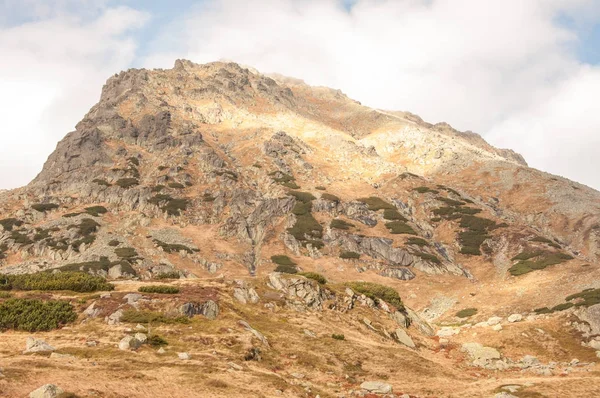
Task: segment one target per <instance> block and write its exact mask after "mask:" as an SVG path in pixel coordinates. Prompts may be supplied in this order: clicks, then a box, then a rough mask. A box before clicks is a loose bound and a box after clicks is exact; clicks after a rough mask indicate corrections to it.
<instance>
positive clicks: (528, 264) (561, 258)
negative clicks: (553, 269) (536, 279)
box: [508, 251, 573, 276]
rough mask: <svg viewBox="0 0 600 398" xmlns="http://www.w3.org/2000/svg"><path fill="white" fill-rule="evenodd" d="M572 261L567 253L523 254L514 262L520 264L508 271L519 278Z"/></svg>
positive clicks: (543, 252) (515, 258)
mask: <svg viewBox="0 0 600 398" xmlns="http://www.w3.org/2000/svg"><path fill="white" fill-rule="evenodd" d="M572 259H573V257H572V256H570V255H568V254H565V253H551V252H545V251H539V252H527V253H525V252H523V253H521V254H519V255H518V256H516V257H513V260H519V262H518V263H516V264H515V265H513V266H512V267H510V268H509V270H508V271H509V272H510V273H511V275H513V276H519V275H524V274H527V273H529V272H533V271H536V270H541V269H544V268H546V267H549V266H551V265H557V264H561V263H564V262H565V261H569V260H572Z"/></svg>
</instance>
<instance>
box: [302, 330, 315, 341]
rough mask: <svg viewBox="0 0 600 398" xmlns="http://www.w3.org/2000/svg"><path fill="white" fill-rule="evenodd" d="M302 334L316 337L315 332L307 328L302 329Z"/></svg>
mask: <svg viewBox="0 0 600 398" xmlns="http://www.w3.org/2000/svg"><path fill="white" fill-rule="evenodd" d="M304 335H305V336H308V337H310V338H313V339H314V338H315V337H317V335H316V334H315V332H313V331H310V330H308V329H304Z"/></svg>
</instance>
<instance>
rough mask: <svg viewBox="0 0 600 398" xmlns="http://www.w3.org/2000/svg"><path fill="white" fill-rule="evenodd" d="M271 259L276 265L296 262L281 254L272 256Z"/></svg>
mask: <svg viewBox="0 0 600 398" xmlns="http://www.w3.org/2000/svg"><path fill="white" fill-rule="evenodd" d="M271 261H273V262H274V263H275V264H277V265H296V263H295V262H294V261H293V260H292V259H291V258H289V257H288V256H285V255H282V254H281V255H277V256H272V257H271Z"/></svg>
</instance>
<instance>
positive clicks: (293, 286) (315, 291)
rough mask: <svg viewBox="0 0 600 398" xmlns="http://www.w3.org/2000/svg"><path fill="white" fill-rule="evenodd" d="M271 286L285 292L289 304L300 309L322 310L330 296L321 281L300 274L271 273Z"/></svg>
mask: <svg viewBox="0 0 600 398" xmlns="http://www.w3.org/2000/svg"><path fill="white" fill-rule="evenodd" d="M269 286H270V287H271V288H273V289H275V290H278V291H280V292H282V293H283V294H285V296H286V299H287V300H286V301H287V304H288V305H290V306H292V307H293V308H294V309H296V310H298V311H302V310H306V309H307V308H308V309H313V310H320V309H322V308H323V304H324V302H325V301H326V300H328V299H329V298H330V295H329V294H328V291H327V290H326V289H323V288H321V286H320V285H319V283H317V282H315V281H313V280H310V279H307V278H304V277H299V276H293V275H286V274H282V273H279V272H272V273H270V274H269Z"/></svg>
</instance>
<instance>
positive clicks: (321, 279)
mask: <svg viewBox="0 0 600 398" xmlns="http://www.w3.org/2000/svg"><path fill="white" fill-rule="evenodd" d="M298 275H302V276H303V277H305V278H308V279H312V280H314V281H317V282H319V284H321V285H325V284H326V283H327V279H325V277H324V276H323V275H321V274H318V273H316V272H301V273H299V274H298Z"/></svg>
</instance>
